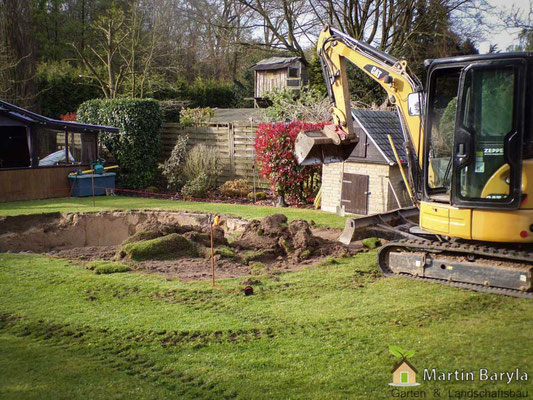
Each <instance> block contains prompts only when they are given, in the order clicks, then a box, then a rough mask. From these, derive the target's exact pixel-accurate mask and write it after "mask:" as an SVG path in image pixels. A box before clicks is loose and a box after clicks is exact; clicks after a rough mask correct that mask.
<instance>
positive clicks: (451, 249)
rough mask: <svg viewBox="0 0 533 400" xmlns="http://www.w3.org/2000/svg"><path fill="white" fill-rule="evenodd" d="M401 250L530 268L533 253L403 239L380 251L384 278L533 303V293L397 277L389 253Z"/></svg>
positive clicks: (436, 280) (445, 281)
mask: <svg viewBox="0 0 533 400" xmlns="http://www.w3.org/2000/svg"><path fill="white" fill-rule="evenodd" d="M395 249H396V250H397V249H401V250H403V251H406V252H411V251H413V250H415V251H416V250H423V251H426V252H435V253H441V252H445V253H448V254H450V255H462V256H464V255H467V254H475V255H478V256H481V257H486V258H489V259H499V260H503V261H511V262H512V261H516V262H522V263H527V264H531V265H532V267H533V252H529V251H518V250H513V249H506V248H498V247H490V246H484V245H477V244H466V243H457V242H433V241H429V240H424V239H419V240H418V239H404V240H397V241H394V242H389V243H387V244H386V245H384V246H383V247H381V249H380V250H379V254H378V266H379V269H380V270H381V272H382V273H383V274H384V275H385V276H402V277H405V278H409V279H415V280H422V281H426V282H428V281H429V282H437V283H441V284H444V285H448V286H455V287H460V288H463V289H469V290H475V291H477V292H485V293H494V294H499V295H504V296H511V297H519V298H527V299H533V292H524V291H521V290H516V289H505V288H499V287H494V286H483V285H478V284H474V283H466V282H454V281H448V280H444V279H437V278H428V277H421V276H414V275H410V274H406V273H400V274H397V273H395V272H393V271H392V270H391V269H390V268H389V267H388V264H387V262H386V258H387V255H388V252H389V251H391V250H395Z"/></svg>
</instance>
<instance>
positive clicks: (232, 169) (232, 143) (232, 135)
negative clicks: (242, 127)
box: [228, 122, 235, 179]
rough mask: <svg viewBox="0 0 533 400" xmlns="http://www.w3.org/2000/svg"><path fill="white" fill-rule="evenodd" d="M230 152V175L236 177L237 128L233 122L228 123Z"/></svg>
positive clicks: (232, 177)
mask: <svg viewBox="0 0 533 400" xmlns="http://www.w3.org/2000/svg"><path fill="white" fill-rule="evenodd" d="M228 153H229V171H230V176H231V179H235V128H234V125H233V123H231V122H230V123H228Z"/></svg>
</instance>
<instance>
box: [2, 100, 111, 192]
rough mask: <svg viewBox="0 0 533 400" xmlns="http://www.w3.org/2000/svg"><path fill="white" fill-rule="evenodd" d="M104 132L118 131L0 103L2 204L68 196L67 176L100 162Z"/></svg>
mask: <svg viewBox="0 0 533 400" xmlns="http://www.w3.org/2000/svg"><path fill="white" fill-rule="evenodd" d="M101 131H106V132H113V133H118V131H119V130H118V129H117V128H113V127H109V126H100V125H90V124H80V123H77V122H70V121H59V120H55V119H51V118H48V117H45V116H43V115H39V114H36V113H34V112H31V111H29V110H26V109H23V108H20V107H17V106H14V105H13V104H9V103H6V102H4V101H1V100H0V201H14V200H32V199H44V198H50V197H65V196H68V195H69V193H70V189H69V184H68V179H67V175H68V173H69V172H70V171H73V170H78V169H86V167H88V166H89V164H90V162H91V161H95V160H96V159H97V158H98V151H99V148H98V133H99V132H101Z"/></svg>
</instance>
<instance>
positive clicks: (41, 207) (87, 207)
mask: <svg viewBox="0 0 533 400" xmlns="http://www.w3.org/2000/svg"><path fill="white" fill-rule="evenodd" d="M92 204H93V203H92V198H90V197H86V198H83V197H76V198H74V197H73V198H61V199H46V200H30V201H15V202H10V203H0V216H8V215H21V214H39V213H47V212H57V211H61V212H96V211H102V210H130V209H163V210H177V211H195V212H202V213H217V214H225V215H231V216H235V217H241V218H245V219H261V218H263V217H266V216H267V215H272V214H276V213H280V212H281V213H283V214H285V215H286V216H287V218H288V219H289V220H293V219H298V218H301V219H306V220H308V221H311V220H313V221H315V222H316V224H317V225H318V226H325V227H333V228H344V223H345V221H346V218H345V217H340V216H338V215H335V214H331V213H326V212H322V211H316V210H312V209H304V208H276V207H266V206H254V205H246V204H224V203H204V202H193V201H177V200H161V199H146V198H138V197H126V196H112V197H97V198H96V207H93V205H92Z"/></svg>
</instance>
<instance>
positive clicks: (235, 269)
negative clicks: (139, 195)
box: [0, 212, 359, 280]
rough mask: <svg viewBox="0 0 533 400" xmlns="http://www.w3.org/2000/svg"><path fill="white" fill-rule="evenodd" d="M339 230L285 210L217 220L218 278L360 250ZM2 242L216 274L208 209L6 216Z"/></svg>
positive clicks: (87, 258) (289, 267) (199, 275)
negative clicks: (342, 239) (339, 239)
mask: <svg viewBox="0 0 533 400" xmlns="http://www.w3.org/2000/svg"><path fill="white" fill-rule="evenodd" d="M2 228H3V229H4V230H5V231H4V232H2ZM313 231H314V232H318V233H319V235H315V234H313ZM241 232H242V234H241ZM338 233H339V232H337V231H331V232H330V231H328V230H325V229H322V230H320V229H316V228H313V227H311V226H310V224H309V223H308V222H307V221H304V220H293V221H291V222H290V223H289V222H288V221H287V217H286V216H285V215H283V214H275V215H271V216H268V217H265V218H264V219H262V220H261V221H259V220H253V221H251V222H249V223H248V222H246V223H245V222H244V221H242V220H241V221H235V218H233V219H232V218H230V217H227V218H226V217H224V216H222V218H221V227H220V226H216V227H213V244H214V249H213V253H214V257H213V258H214V260H215V266H216V277H217V278H231V277H238V276H246V275H250V274H253V275H261V274H276V273H277V272H279V271H293V270H298V269H300V268H302V267H303V266H307V265H312V264H316V263H319V262H320V261H322V260H323V259H324V258H326V257H329V256H334V257H339V256H342V255H351V254H355V253H356V252H357V251H359V249H357V248H353V247H346V246H343V245H341V244H339V243H338V242H337V241H336V240H335V238H336V237H337V236H338ZM0 242H3V244H0V251H11V252H23V251H31V252H41V253H46V254H49V255H53V256H56V257H62V258H68V259H77V260H83V261H84V262H92V261H112V262H120V263H121V264H124V265H126V266H129V267H131V268H133V269H134V270H137V271H144V272H149V273H157V274H163V275H166V276H170V277H177V278H179V279H181V280H199V279H208V278H209V277H210V276H211V236H210V225H209V223H208V216H207V215H205V214H198V215H196V214H183V213H182V214H177V213H174V214H172V213H152V212H138V213H132V212H114V213H93V214H68V215H54V216H35V217H24V218H21V220H20V221H19V220H14V219H13V220H12V219H4V220H3V221H0Z"/></svg>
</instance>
